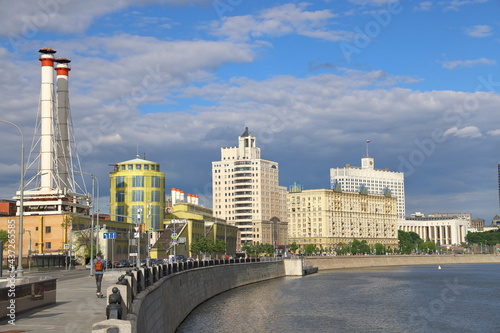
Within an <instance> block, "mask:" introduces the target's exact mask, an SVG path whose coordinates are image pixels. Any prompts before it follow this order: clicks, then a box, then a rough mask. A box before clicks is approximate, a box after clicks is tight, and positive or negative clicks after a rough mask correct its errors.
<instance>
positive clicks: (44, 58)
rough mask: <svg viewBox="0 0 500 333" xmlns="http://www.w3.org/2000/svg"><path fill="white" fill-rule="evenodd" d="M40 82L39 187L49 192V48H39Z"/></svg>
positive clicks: (51, 116)
mask: <svg viewBox="0 0 500 333" xmlns="http://www.w3.org/2000/svg"><path fill="white" fill-rule="evenodd" d="M38 52H40V53H41V55H40V58H39V60H40V62H41V63H42V70H41V72H42V84H41V91H40V110H41V112H40V114H41V120H40V122H41V124H40V125H41V132H40V133H41V137H40V179H41V180H40V189H41V191H47V192H50V191H51V190H52V189H53V186H52V179H53V177H54V157H53V154H54V145H53V140H54V53H56V52H57V51H55V50H53V49H49V48H43V49H40V50H39V51H38Z"/></svg>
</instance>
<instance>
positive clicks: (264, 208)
mask: <svg viewBox="0 0 500 333" xmlns="http://www.w3.org/2000/svg"><path fill="white" fill-rule="evenodd" d="M212 189H213V196H212V207H213V212H214V215H215V216H216V217H219V218H223V219H226V220H227V222H228V223H229V224H232V225H235V226H237V227H238V229H239V231H240V236H241V244H243V243H246V242H252V243H253V244H256V243H261V244H273V243H274V244H281V245H283V244H287V243H288V223H287V222H286V220H287V210H286V195H287V190H286V187H285V186H280V185H279V167H278V163H277V162H273V161H268V160H264V159H261V158H260V148H258V147H257V146H256V140H255V137H254V136H253V135H252V134H251V133H250V132H249V130H248V127H247V128H245V132H244V133H243V134H242V135H241V136H239V137H238V146H237V147H222V148H221V160H220V161H215V162H212Z"/></svg>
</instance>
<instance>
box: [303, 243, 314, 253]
mask: <svg viewBox="0 0 500 333" xmlns="http://www.w3.org/2000/svg"><path fill="white" fill-rule="evenodd" d="M315 251H316V245H314V244H306V245H304V253H305V254H313V253H314V252H315Z"/></svg>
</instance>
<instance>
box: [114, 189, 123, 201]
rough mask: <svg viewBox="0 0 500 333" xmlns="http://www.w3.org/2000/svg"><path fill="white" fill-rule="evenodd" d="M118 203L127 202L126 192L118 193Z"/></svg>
mask: <svg viewBox="0 0 500 333" xmlns="http://www.w3.org/2000/svg"><path fill="white" fill-rule="evenodd" d="M115 200H116V202H124V201H125V192H124V191H116V198H115Z"/></svg>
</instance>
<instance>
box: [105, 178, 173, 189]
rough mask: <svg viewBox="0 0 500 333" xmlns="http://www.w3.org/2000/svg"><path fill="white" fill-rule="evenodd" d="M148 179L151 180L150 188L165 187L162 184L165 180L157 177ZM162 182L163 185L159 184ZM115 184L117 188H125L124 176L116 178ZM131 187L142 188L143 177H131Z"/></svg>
mask: <svg viewBox="0 0 500 333" xmlns="http://www.w3.org/2000/svg"><path fill="white" fill-rule="evenodd" d="M148 178H150V179H151V187H165V184H164V183H165V179H163V178H161V177H158V176H152V177H148ZM162 180H163V184H162V183H161V181H162ZM115 184H116V187H117V188H118V187H125V186H126V185H127V183H126V182H125V177H124V176H118V177H116V181H115ZM162 185H163V186H162ZM132 187H144V176H132Z"/></svg>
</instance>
